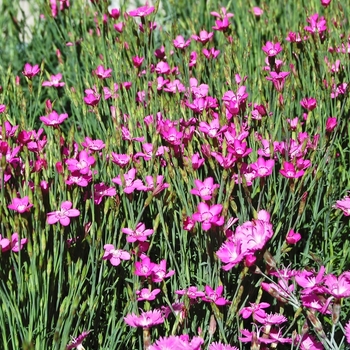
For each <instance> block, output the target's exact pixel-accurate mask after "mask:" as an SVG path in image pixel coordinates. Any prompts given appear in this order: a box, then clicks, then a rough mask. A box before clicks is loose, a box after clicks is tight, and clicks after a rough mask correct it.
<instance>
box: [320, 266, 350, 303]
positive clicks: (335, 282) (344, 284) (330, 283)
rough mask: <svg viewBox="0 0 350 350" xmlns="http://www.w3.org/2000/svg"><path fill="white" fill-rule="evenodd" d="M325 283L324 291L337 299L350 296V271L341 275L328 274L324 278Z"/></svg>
mask: <svg viewBox="0 0 350 350" xmlns="http://www.w3.org/2000/svg"><path fill="white" fill-rule="evenodd" d="M323 283H324V286H323V290H324V292H326V293H328V294H330V295H332V296H333V297H335V298H337V299H340V298H348V297H349V296H350V278H349V272H343V273H342V274H341V275H340V276H339V277H336V276H334V275H333V274H329V275H326V276H325V277H324V279H323Z"/></svg>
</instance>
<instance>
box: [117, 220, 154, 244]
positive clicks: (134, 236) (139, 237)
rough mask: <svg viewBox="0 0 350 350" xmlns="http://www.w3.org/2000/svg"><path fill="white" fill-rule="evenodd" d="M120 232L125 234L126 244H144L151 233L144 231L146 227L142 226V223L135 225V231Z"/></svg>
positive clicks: (123, 229)
mask: <svg viewBox="0 0 350 350" xmlns="http://www.w3.org/2000/svg"><path fill="white" fill-rule="evenodd" d="M122 232H123V233H125V234H127V235H128V236H127V238H126V240H127V242H130V243H132V242H136V241H139V242H145V241H146V240H147V238H148V236H150V235H151V234H152V233H153V230H152V229H147V230H146V226H145V224H143V223H142V222H139V223H138V224H137V225H136V228H135V230H132V229H130V228H122Z"/></svg>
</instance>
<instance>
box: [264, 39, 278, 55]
mask: <svg viewBox="0 0 350 350" xmlns="http://www.w3.org/2000/svg"><path fill="white" fill-rule="evenodd" d="M262 50H263V51H264V52H265V53H266V55H267V56H269V57H274V56H276V55H278V54H279V53H280V52H281V51H282V50H283V49H282V46H281V44H280V43H276V44H274V43H272V42H271V41H268V42H267V43H266V44H265V45H264V46H263V47H262Z"/></svg>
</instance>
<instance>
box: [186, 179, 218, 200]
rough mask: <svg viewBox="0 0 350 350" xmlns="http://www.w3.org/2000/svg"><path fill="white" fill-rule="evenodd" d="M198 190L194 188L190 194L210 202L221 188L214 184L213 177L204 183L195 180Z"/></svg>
mask: <svg viewBox="0 0 350 350" xmlns="http://www.w3.org/2000/svg"><path fill="white" fill-rule="evenodd" d="M194 184H195V186H196V188H193V189H192V190H191V191H190V193H191V194H194V195H195V196H200V197H201V199H202V200H204V201H207V200H210V199H211V198H212V196H213V193H214V191H215V189H216V188H219V187H220V185H219V184H214V179H213V178H212V177H207V178H206V179H204V181H203V182H202V181H200V180H194Z"/></svg>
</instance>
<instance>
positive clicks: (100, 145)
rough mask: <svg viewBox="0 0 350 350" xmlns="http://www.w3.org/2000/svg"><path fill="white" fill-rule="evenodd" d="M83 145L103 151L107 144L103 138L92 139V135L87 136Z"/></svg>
mask: <svg viewBox="0 0 350 350" xmlns="http://www.w3.org/2000/svg"><path fill="white" fill-rule="evenodd" d="M81 145H82V146H83V147H85V148H87V149H88V150H90V151H93V152H98V151H101V150H102V149H104V148H105V146H106V145H105V144H104V142H103V141H102V140H92V139H90V137H85V141H83V142H82V143H81Z"/></svg>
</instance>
